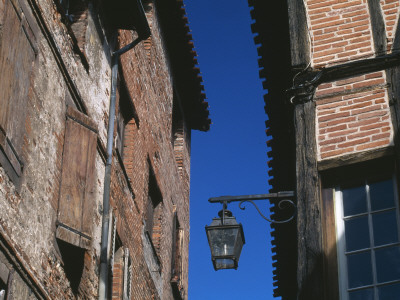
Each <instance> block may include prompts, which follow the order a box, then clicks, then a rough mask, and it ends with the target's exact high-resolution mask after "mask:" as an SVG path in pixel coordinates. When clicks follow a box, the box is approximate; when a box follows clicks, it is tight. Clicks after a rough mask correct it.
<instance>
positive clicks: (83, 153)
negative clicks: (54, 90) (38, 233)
mask: <svg viewBox="0 0 400 300" xmlns="http://www.w3.org/2000/svg"><path fill="white" fill-rule="evenodd" d="M96 145H97V131H96V126H95V124H94V123H93V121H91V120H90V119H89V118H88V117H87V116H85V115H83V114H81V113H79V112H77V111H76V110H74V109H72V108H69V109H68V115H67V121H66V129H65V139H64V153H63V164H62V176H61V188H60V198H59V207H58V224H59V226H58V228H57V238H59V239H62V240H64V241H66V242H68V243H71V244H74V245H76V246H79V247H82V248H88V247H89V243H90V239H91V225H92V210H93V206H94V186H95V178H96V176H95V156H96Z"/></svg>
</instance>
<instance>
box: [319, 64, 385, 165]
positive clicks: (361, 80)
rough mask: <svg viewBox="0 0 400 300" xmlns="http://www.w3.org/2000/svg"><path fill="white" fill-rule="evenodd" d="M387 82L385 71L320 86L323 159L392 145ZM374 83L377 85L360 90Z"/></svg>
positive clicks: (320, 152) (320, 141) (320, 128)
mask: <svg viewBox="0 0 400 300" xmlns="http://www.w3.org/2000/svg"><path fill="white" fill-rule="evenodd" d="M384 83H385V78H384V73H383V72H376V73H371V74H366V75H362V76H359V77H354V78H349V79H345V80H340V81H336V82H333V83H327V84H323V85H321V86H320V87H319V89H318V91H317V93H316V103H317V116H316V118H317V144H318V150H319V157H320V158H321V159H325V158H330V157H334V156H338V155H342V154H348V153H352V152H357V151H363V150H367V149H373V148H377V147H382V146H388V145H390V144H391V141H392V127H391V122H390V111H389V106H388V101H387V91H386V88H385V85H384ZM370 86H373V88H371V89H369V90H366V91H359V89H360V88H364V87H370ZM346 92H347V93H346ZM340 93H342V94H340Z"/></svg>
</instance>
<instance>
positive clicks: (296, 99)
mask: <svg viewBox="0 0 400 300" xmlns="http://www.w3.org/2000/svg"><path fill="white" fill-rule="evenodd" d="M399 65H400V52H396V53H392V54H387V55H382V56H378V57H374V58H368V59H363V60H358V61H353V62H350V63H346V64H340V65H337V66H332V67H327V68H324V69H322V70H319V71H316V70H312V69H309V70H306V71H304V72H303V73H302V74H299V75H298V76H297V77H296V78H295V79H294V84H293V86H292V87H291V88H290V89H288V90H286V94H287V96H288V97H289V98H290V102H291V103H292V104H294V105H296V104H303V103H306V102H309V101H312V99H313V97H314V93H315V90H316V88H317V87H318V85H320V84H322V83H326V82H330V81H334V80H338V79H343V78H348V77H353V76H357V75H361V74H365V73H371V72H376V71H380V70H385V69H389V68H393V67H397V66H399Z"/></svg>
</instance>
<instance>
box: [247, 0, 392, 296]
mask: <svg viewBox="0 0 400 300" xmlns="http://www.w3.org/2000/svg"><path fill="white" fill-rule="evenodd" d="M249 6H250V7H251V16H252V18H253V20H254V23H253V24H252V31H253V33H255V34H256V35H255V38H254V40H255V43H256V45H257V46H258V53H259V56H260V59H259V66H260V68H261V70H260V77H261V78H262V79H263V85H264V88H265V89H267V90H268V92H267V93H266V95H265V97H264V99H265V109H266V113H267V114H268V121H267V122H266V127H267V135H268V141H267V144H268V146H269V152H268V156H269V158H270V161H269V171H268V173H269V175H270V178H271V179H270V184H271V186H272V192H277V191H285V190H294V191H296V205H297V216H296V219H295V221H294V222H291V223H288V224H283V225H282V224H277V225H275V224H273V225H272V228H273V231H272V237H273V241H272V245H273V252H274V256H273V259H274V263H273V266H274V271H273V272H274V280H275V282H274V286H275V289H274V295H275V296H276V297H282V299H283V300H293V299H307V300H310V299H312V300H320V299H327V300H328V299H329V300H334V299H335V300H337V299H340V300H354V299H374V300H378V299H380V300H382V299H384V300H387V299H397V298H398V297H399V295H400V212H399V182H400V181H399V180H400V169H399V167H400V165H399V163H400V140H399V130H398V129H399V125H400V102H399V100H400V99H399V97H400V77H399V75H400V73H399V70H400V69H399V66H400V29H399V26H400V22H399V14H400V3H399V2H398V1H391V0H382V1H375V0H304V1H303V0H287V1H262V0H249ZM274 204H275V205H274V206H273V207H272V209H271V212H272V214H273V217H274V218H276V219H278V220H279V219H284V218H285V217H287V216H286V215H285V214H286V212H285V211H284V210H280V209H279V208H278V206H277V203H274Z"/></svg>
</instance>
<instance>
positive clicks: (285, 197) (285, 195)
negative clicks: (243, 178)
mask: <svg viewBox="0 0 400 300" xmlns="http://www.w3.org/2000/svg"><path fill="white" fill-rule="evenodd" d="M289 198H294V192H292V191H288V192H279V193H272V194H257V195H243V196H221V197H214V198H210V199H208V202H210V203H221V204H222V205H223V211H225V210H226V209H227V207H228V203H231V202H239V208H240V209H241V210H245V209H246V208H245V207H244V206H243V204H244V203H246V202H250V203H251V204H253V205H254V207H255V208H256V210H257V211H258V213H259V214H260V216H261V217H262V218H263V219H264V220H266V221H268V222H271V223H275V224H282V223H287V222H290V221H291V220H293V218H294V217H295V215H296V204H294V202H293V201H292V200H290V199H289ZM268 199H282V200H280V201H279V203H278V207H279V209H286V207H284V206H287V205H286V204H288V205H289V206H292V207H293V210H294V212H293V214H292V216H291V217H290V218H288V219H286V220H271V219H269V218H267V217H266V216H265V215H264V214H263V213H262V212H261V211H260V209H259V208H258V206H257V205H256V204H255V203H254V201H258V200H268ZM222 215H225V213H223V214H222Z"/></svg>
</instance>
